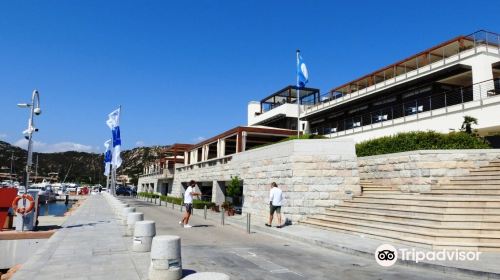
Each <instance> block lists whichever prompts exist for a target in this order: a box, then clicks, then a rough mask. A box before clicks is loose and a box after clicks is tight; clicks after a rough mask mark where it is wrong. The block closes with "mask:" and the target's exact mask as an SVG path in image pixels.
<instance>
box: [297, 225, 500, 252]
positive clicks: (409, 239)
mask: <svg viewBox="0 0 500 280" xmlns="http://www.w3.org/2000/svg"><path fill="white" fill-rule="evenodd" d="M302 223H304V224H308V225H313V226H317V227H320V228H326V229H335V230H340V231H343V232H349V233H354V234H357V235H361V236H372V237H375V238H379V239H381V240H396V241H400V242H404V243H410V244H418V245H424V246H425V245H432V246H433V247H441V248H456V247H460V248H467V249H468V250H481V251H485V249H487V250H488V251H495V252H496V251H500V242H496V243H495V242H491V243H480V242H477V241H473V242H471V241H466V240H461V241H459V242H456V241H446V240H442V239H439V240H436V239H434V238H425V237H424V238H423V237H421V236H415V235H412V234H408V235H405V234H401V232H398V231H387V230H377V229H374V228H371V227H359V226H352V225H348V224H342V223H325V222H322V221H317V220H312V219H307V220H305V221H303V222H302Z"/></svg>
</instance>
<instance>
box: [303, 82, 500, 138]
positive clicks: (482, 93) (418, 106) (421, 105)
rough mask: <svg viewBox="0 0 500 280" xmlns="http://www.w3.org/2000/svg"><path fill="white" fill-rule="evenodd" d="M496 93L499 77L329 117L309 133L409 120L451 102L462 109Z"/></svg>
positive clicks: (499, 87)
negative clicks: (355, 113)
mask: <svg viewBox="0 0 500 280" xmlns="http://www.w3.org/2000/svg"><path fill="white" fill-rule="evenodd" d="M498 95H500V79H493V80H488V81H483V82H480V83H477V84H474V85H472V86H468V87H462V88H459V89H456V90H451V91H445V92H442V93H438V94H434V95H431V96H427V97H423V98H417V99H412V100H410V101H405V102H403V103H399V104H395V105H392V106H388V107H385V108H383V109H378V110H375V111H371V112H369V113H365V114H360V115H357V116H352V117H348V118H343V119H340V120H338V121H333V122H331V123H330V124H329V125H327V126H320V127H315V128H312V129H311V133H312V134H320V135H330V136H332V137H334V136H338V135H345V134H349V133H353V132H357V131H359V130H361V131H363V129H364V128H365V127H367V126H371V128H373V125H375V124H379V123H384V124H386V123H387V122H392V124H394V120H397V119H401V118H403V119H404V121H406V118H410V117H411V119H412V120H413V119H415V118H417V119H418V118H419V116H420V115H421V114H422V113H425V112H430V115H432V112H433V110H437V109H442V108H444V109H447V108H448V107H450V106H454V105H459V104H462V109H464V104H466V103H468V102H472V101H477V100H480V101H482V100H484V99H487V98H490V97H493V96H498ZM404 121H403V122H404Z"/></svg>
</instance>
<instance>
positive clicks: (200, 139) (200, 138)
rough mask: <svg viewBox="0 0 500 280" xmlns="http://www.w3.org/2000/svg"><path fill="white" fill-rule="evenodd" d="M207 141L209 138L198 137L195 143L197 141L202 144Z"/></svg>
mask: <svg viewBox="0 0 500 280" xmlns="http://www.w3.org/2000/svg"><path fill="white" fill-rule="evenodd" d="M205 140H207V138H205V137H203V136H198V137H196V138H195V139H194V141H196V142H201V141H205Z"/></svg>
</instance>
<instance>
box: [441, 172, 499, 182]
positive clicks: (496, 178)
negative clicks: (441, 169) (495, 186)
mask: <svg viewBox="0 0 500 280" xmlns="http://www.w3.org/2000/svg"><path fill="white" fill-rule="evenodd" d="M450 181H498V182H500V173H499V174H498V175H474V176H460V177H452V178H451V179H450Z"/></svg>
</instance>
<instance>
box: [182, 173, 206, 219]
mask: <svg viewBox="0 0 500 280" xmlns="http://www.w3.org/2000/svg"><path fill="white" fill-rule="evenodd" d="M195 186H196V182H195V181H194V180H191V181H190V182H189V186H188V187H187V188H186V191H185V192H184V207H185V208H186V212H185V213H184V216H183V217H182V220H181V221H180V222H179V224H180V225H181V226H184V228H191V227H192V226H191V225H190V224H189V218H190V217H191V213H192V211H193V196H199V195H201V193H197V192H195V191H194V189H193V188H194V187H195Z"/></svg>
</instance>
